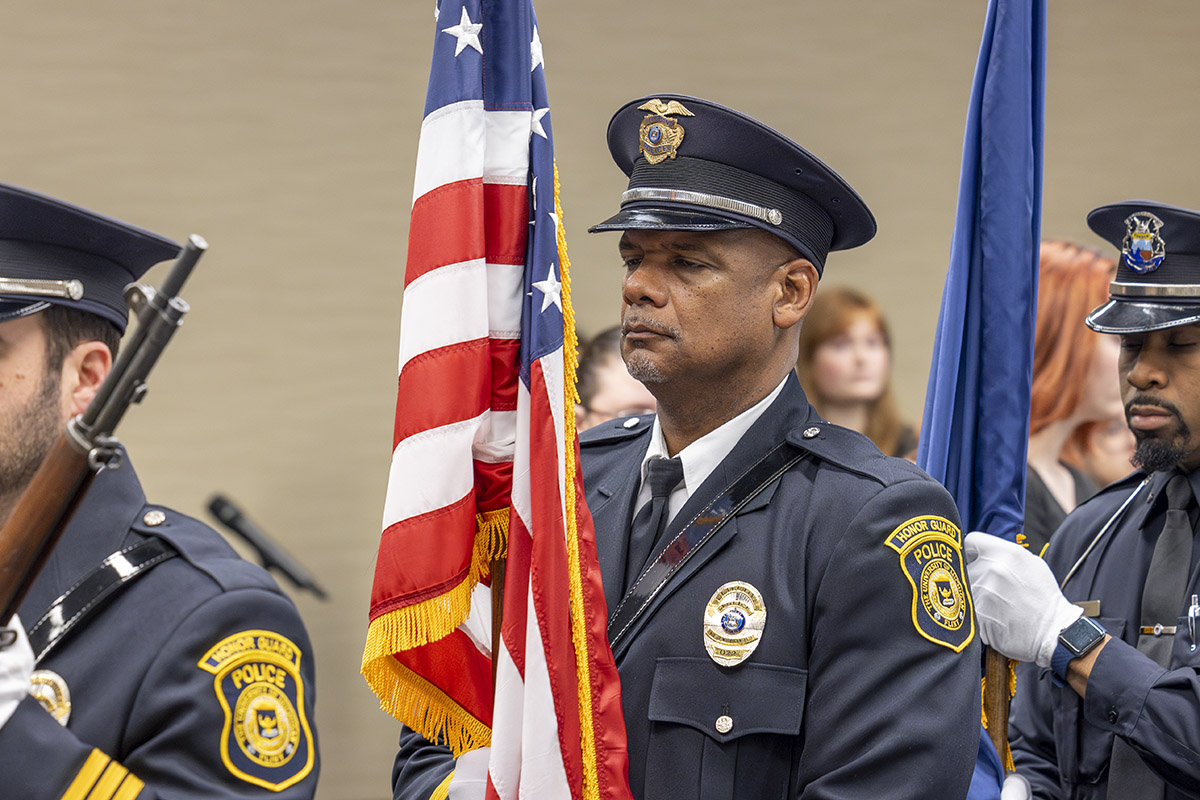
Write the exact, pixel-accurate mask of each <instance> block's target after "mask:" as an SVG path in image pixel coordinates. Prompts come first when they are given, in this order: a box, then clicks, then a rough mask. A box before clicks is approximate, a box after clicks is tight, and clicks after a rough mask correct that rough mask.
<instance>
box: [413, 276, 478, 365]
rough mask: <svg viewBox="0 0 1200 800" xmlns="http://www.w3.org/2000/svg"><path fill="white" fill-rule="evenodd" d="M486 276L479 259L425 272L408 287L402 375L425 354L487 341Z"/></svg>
mask: <svg viewBox="0 0 1200 800" xmlns="http://www.w3.org/2000/svg"><path fill="white" fill-rule="evenodd" d="M487 275H488V270H487V266H486V265H485V264H484V263H483V259H482V258H477V259H474V260H472V261H463V262H461V263H459V264H450V265H448V266H445V267H439V268H438V269H435V270H432V271H431V272H426V273H425V274H424V275H422V276H421V277H419V278H417V279H416V280H415V281H413V282H412V283H410V284H409V285H408V287H407V288H406V289H405V290H404V309H403V313H402V314H401V315H400V372H403V371H404V365H405V364H407V363H408V362H409V361H410V360H412V359H413V358H414V357H416V356H419V355H421V354H422V353H427V352H429V351H430V350H436V349H437V348H439V347H446V346H447V345H452V344H459V343H460V342H470V341H474V340H475V339H485V338H487V335H488V321H487V314H486V313H485V312H484V309H486V308H487V307H488V305H489V302H488V284H489V281H488V279H487Z"/></svg>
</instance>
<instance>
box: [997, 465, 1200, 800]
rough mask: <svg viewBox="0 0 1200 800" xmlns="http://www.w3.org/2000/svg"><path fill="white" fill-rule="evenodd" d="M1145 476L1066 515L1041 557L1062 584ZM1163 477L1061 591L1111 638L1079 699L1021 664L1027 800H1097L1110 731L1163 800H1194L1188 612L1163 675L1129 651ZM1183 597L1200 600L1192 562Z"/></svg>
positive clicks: (1018, 728) (1159, 522)
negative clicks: (1134, 754) (1144, 764)
mask: <svg viewBox="0 0 1200 800" xmlns="http://www.w3.org/2000/svg"><path fill="white" fill-rule="evenodd" d="M1145 477H1146V476H1145V475H1144V474H1142V473H1140V472H1139V473H1134V474H1133V475H1130V476H1129V477H1128V478H1126V479H1124V480H1121V481H1118V482H1117V483H1114V484H1112V485H1111V486H1109V487H1107V488H1106V489H1104V490H1103V491H1102V492H1100V494H1098V495H1096V496H1095V497H1093V498H1092V499H1090V500H1088V501H1087V502H1086V503H1084V504H1083V505H1081V506H1079V508H1077V509H1076V510H1075V511H1074V512H1073V513H1072V514H1071V515H1070V516H1068V517H1067V520H1066V522H1064V523H1063V525H1062V527H1061V528H1059V529H1058V532H1057V533H1055V534H1054V536H1053V538H1052V539H1051V540H1050V547H1049V548H1048V549H1047V550H1046V556H1045V557H1046V561H1047V562H1048V563H1049V565H1050V568H1051V569H1052V570H1053V571H1054V574H1055V576H1056V577H1057V578H1058V579H1059V580H1060V581H1061V580H1062V579H1063V578H1064V577H1065V576H1066V575H1067V573H1068V571H1069V570H1070V569H1071V568H1072V567H1073V566H1074V565H1075V563H1076V561H1078V560H1079V557H1080V556H1081V555H1082V554H1083V552H1084V550H1085V549H1086V548H1087V546H1088V545H1089V544H1090V543H1091V541H1092V540H1093V538H1095V536H1096V534H1097V533H1098V532H1099V531H1100V530H1101V528H1103V527H1104V525H1105V523H1107V522H1108V521H1109V520H1110V519H1111V518H1112V517H1113V515H1114V514H1116V513H1117V511H1118V509H1120V508H1121V506H1122V505H1123V504H1124V503H1125V501H1126V500H1127V499H1129V497H1130V495H1131V494H1133V492H1134V491H1135V490H1136V489H1138V487H1139V485H1140V484H1141V482H1142V480H1143V479H1144V478H1145ZM1168 478H1169V475H1168V474H1166V473H1161V472H1160V473H1155V474H1154V475H1153V476H1152V477H1151V479H1150V481H1149V483H1148V484H1147V485H1146V486H1145V487H1142V488H1141V490H1140V491H1139V492H1138V494H1137V496H1136V497H1134V498H1133V502H1132V503H1130V504H1129V506H1128V508H1126V509H1125V511H1124V513H1123V514H1122V515H1121V517H1120V519H1119V520H1118V521H1117V522H1116V524H1115V525H1114V526H1113V528H1112V529H1111V530H1110V531H1109V533H1108V534H1106V535H1105V536H1104V537H1102V538H1101V540H1100V541H1099V543H1098V544H1097V545H1096V548H1095V549H1094V550H1093V551H1092V552H1091V553H1090V554H1088V556H1087V558H1085V559H1084V560H1083V561H1082V563H1081V564H1080V566H1079V568H1078V570H1077V571H1076V572H1075V574H1074V575H1072V576H1071V579H1070V580H1069V581H1067V583H1066V585H1065V586H1063V594H1065V595H1066V597H1067V599H1068V600H1071V601H1072V602H1078V603H1082V602H1085V601H1093V607H1092V608H1091V609H1090V610H1089V611H1087V612H1085V613H1091V614H1093V615H1094V616H1095V617H1096V620H1097V621H1098V622H1099V623H1100V624H1101V625H1103V626H1104V628H1105V630H1107V631H1108V633H1109V634H1111V635H1112V637H1113V638H1112V640H1111V641H1109V642H1108V644H1106V645H1105V646H1104V650H1102V651H1101V652H1100V655H1099V656H1098V657H1097V659H1096V662H1095V664H1094V665H1093V667H1092V673H1091V676H1090V677H1089V678H1088V685H1087V697H1086V698H1082V697H1080V696H1079V695H1078V694H1076V693H1075V692H1074V691H1073V690H1072V689H1070V688H1069V687H1065V686H1064V687H1061V688H1060V687H1058V686H1056V685H1055V684H1054V682H1053V681H1052V680H1051V679H1050V677H1049V676H1048V675H1046V674H1045V673H1046V671H1045V670H1040V669H1039V668H1038V667H1037V666H1036V665H1033V664H1025V665H1022V667H1021V668H1020V672H1019V674H1018V691H1017V696H1016V699H1015V700H1014V702H1013V721H1012V730H1011V737H1012V748H1013V760H1014V762H1015V764H1016V767H1017V771H1018V772H1019V773H1021V774H1022V775H1025V776H1026V777H1027V778H1028V779H1029V781H1030V783H1031V784H1032V786H1033V789H1034V797H1038V798H1072V799H1074V798H1078V800H1084V799H1085V798H1086V799H1088V800H1093V799H1095V798H1103V797H1105V790H1106V787H1107V775H1108V766H1109V758H1110V756H1111V755H1112V750H1113V737H1114V736H1116V735H1119V736H1122V737H1124V738H1125V739H1126V740H1127V741H1128V742H1129V743H1130V744H1132V745H1134V747H1135V749H1136V750H1137V751H1138V753H1139V754H1140V755H1141V756H1142V757H1143V758H1144V759H1146V760H1147V761H1148V763H1149V764H1150V765H1151V766H1152V767H1153V768H1154V769H1155V771H1157V772H1159V773H1160V774H1161V775H1162V776H1163V777H1164V778H1167V779H1168V781H1169V782H1170V783H1174V784H1176V786H1177V787H1178V790H1177V789H1175V788H1172V787H1171V786H1168V787H1167V798H1168V800H1176V798H1185V797H1200V648H1198V649H1196V650H1192V648H1191V645H1192V642H1191V640H1190V639H1189V631H1188V620H1187V617H1186V610H1182V609H1181V615H1180V617H1179V619H1178V620H1177V632H1176V634H1175V643H1174V646H1173V647H1174V649H1173V653H1172V659H1171V669H1166V668H1163V667H1160V666H1158V665H1157V664H1155V663H1154V662H1153V661H1151V660H1150V659H1148V658H1146V656H1144V655H1143V654H1142V653H1140V652H1138V651H1137V649H1136V645H1137V640H1138V626H1139V617H1140V610H1141V604H1142V587H1143V584H1144V581H1145V575H1146V571H1147V570H1148V569H1149V566H1150V558H1151V555H1152V553H1153V551H1154V541H1155V539H1157V537H1158V534H1159V532H1160V531H1161V530H1162V526H1163V516H1164V514H1165V510H1166V499H1165V497H1164V492H1163V487H1164V486H1165V485H1166V483H1167V480H1168ZM1190 480H1191V484H1192V488H1193V490H1194V491H1197V496H1198V497H1200V475H1197V474H1196V473H1195V472H1193V473H1192V474H1191V476H1190ZM1198 555H1200V552H1197V553H1194V555H1193V559H1194V558H1195V556H1198ZM1186 593H1187V595H1189V596H1190V595H1191V594H1192V593H1200V570H1197V569H1196V567H1195V565H1194V564H1193V568H1192V575H1191V580H1190V581H1189V584H1188V589H1187V592H1186ZM1095 605H1098V606H1099V607H1098V609H1097V608H1095ZM1060 775H1061V778H1060ZM1114 800H1116V799H1115V798H1114Z"/></svg>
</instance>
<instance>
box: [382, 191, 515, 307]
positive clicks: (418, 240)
mask: <svg viewBox="0 0 1200 800" xmlns="http://www.w3.org/2000/svg"><path fill="white" fill-rule="evenodd" d="M528 218H529V198H528V189H527V188H526V187H525V186H524V185H513V184H506V183H489V184H484V182H483V180H482V179H481V178H470V179H468V180H465V181H455V182H454V183H447V184H446V185H444V186H439V187H438V188H436V189H434V190H432V191H429V192H426V193H425V194H423V195H421V196H420V197H418V198H417V200H416V202H415V203H413V208H412V218H411V222H410V223H409V235H408V262H407V269H406V270H405V274H404V285H405V286H406V287H407V286H408V285H409V284H410V283H412V282H413V281H415V280H416V279H417V278H419V277H421V276H422V275H425V274H426V273H428V272H432V271H433V270H435V269H437V268H438V267H444V266H446V265H448V264H460V263H462V262H464V261H472V260H475V259H478V258H483V259H485V260H486V261H488V262H490V263H493V264H522V263H524V260H525V237H526V235H527V233H528V231H527V229H528V228H529V224H528V222H529V219H528Z"/></svg>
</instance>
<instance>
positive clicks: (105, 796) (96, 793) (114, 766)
mask: <svg viewBox="0 0 1200 800" xmlns="http://www.w3.org/2000/svg"><path fill="white" fill-rule="evenodd" d="M128 774H129V770H127V769H125V768H124V767H123V766H121V765H120V764H119V763H117V762H116V761H112V762H109V765H108V767H107V768H106V769H105V770H104V774H103V775H101V776H100V780H98V781H96V785H95V786H93V787H92V793H91V794H89V795H88V796H87V800H112V796H113V793H115V792H116V791H117V787H118V786H120V785H121V781H123V780H125V776H126V775H128Z"/></svg>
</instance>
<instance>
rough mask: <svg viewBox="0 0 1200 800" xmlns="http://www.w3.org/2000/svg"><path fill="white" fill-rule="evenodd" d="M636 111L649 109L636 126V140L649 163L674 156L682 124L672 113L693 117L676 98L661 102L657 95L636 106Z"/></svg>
mask: <svg viewBox="0 0 1200 800" xmlns="http://www.w3.org/2000/svg"><path fill="white" fill-rule="evenodd" d="M638 111H649V112H650V113H649V114H647V115H646V116H645V117H643V118H642V124H641V126H640V127H639V128H638V142H639V146H640V148H641V151H642V155H644V156H645V157H646V161H648V162H650V163H651V164H659V163H661V162H663V161H666V160H667V159H668V158H674V157H675V154H676V153H677V152H679V145H680V144H681V143H682V142H683V134H684V133H685V131H684V130H683V125H682V124H681V123H680V122H679V120H677V119H673V118H672V115H677V116H684V117H694V116H696V115H695V114H693V113H692V112H690V111H688V110H687V109H686V108H684V105H683V103H681V102H679V101H678V100H668V101H667V102H665V103H664V102H663V101H662V100H659V99H658V98H657V97H656V98H654V99H653V100H650V101H649V102H646V103H643V104H642V105H640V106H638Z"/></svg>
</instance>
